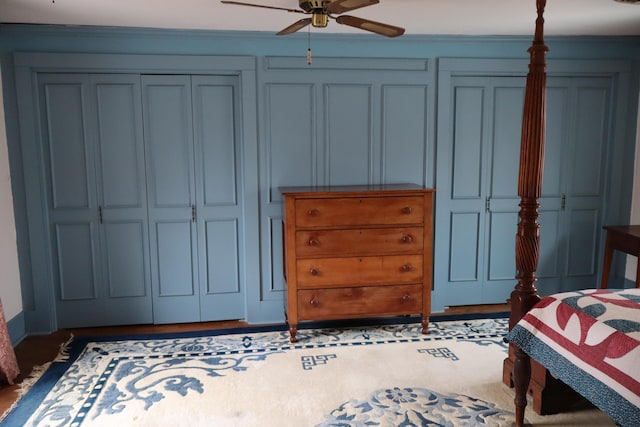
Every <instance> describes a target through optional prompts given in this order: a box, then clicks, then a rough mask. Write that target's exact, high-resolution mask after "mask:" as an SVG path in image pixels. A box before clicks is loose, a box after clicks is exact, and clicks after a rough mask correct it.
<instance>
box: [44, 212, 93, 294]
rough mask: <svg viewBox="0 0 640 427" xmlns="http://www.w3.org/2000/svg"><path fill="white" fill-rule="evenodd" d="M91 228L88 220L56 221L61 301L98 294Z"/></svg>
mask: <svg viewBox="0 0 640 427" xmlns="http://www.w3.org/2000/svg"><path fill="white" fill-rule="evenodd" d="M92 234H93V230H91V226H90V225H88V224H73V223H69V224H64V223H62V224H56V226H55V238H56V240H55V242H56V249H57V252H58V257H57V259H58V262H57V267H58V275H59V282H60V289H59V295H60V300H62V301H74V300H92V299H96V298H98V291H97V289H96V283H97V282H98V277H97V273H96V270H95V255H96V254H95V253H94V250H93V241H92Z"/></svg>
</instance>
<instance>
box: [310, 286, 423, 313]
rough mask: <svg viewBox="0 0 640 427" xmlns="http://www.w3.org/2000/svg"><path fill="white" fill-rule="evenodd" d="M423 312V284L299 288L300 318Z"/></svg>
mask: <svg viewBox="0 0 640 427" xmlns="http://www.w3.org/2000/svg"><path fill="white" fill-rule="evenodd" d="M421 312H422V286H421V285H392V286H363V287H349V288H338V289H317V290H301V291H298V316H299V317H300V318H301V319H309V320H311V319H332V318H335V319H338V318H341V317H356V316H364V315H371V314H372V313H375V315H377V316H388V315H400V314H418V313H421Z"/></svg>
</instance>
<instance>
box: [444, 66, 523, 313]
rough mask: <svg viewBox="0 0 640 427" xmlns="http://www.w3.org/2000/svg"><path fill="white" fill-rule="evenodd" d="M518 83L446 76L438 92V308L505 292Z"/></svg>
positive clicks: (514, 207)
mask: <svg viewBox="0 0 640 427" xmlns="http://www.w3.org/2000/svg"><path fill="white" fill-rule="evenodd" d="M524 85H525V80H524V79H523V78H520V77H499V78H498V77H454V78H452V87H451V93H450V94H442V95H441V96H446V97H449V98H448V100H449V102H450V104H451V105H450V110H447V111H443V112H441V114H443V117H446V118H447V120H446V123H445V122H444V121H443V122H441V123H443V124H444V125H447V126H448V129H450V132H449V133H448V134H447V140H446V141H442V142H441V146H440V147H439V149H438V161H437V163H438V178H437V187H438V193H437V200H438V203H437V211H436V231H435V239H436V240H435V242H436V243H435V250H436V253H435V258H436V262H435V270H434V277H435V286H436V288H435V289H436V292H438V298H439V299H438V303H439V304H442V305H444V306H454V305H466V304H492V303H504V302H505V301H506V300H507V298H508V296H509V294H510V292H511V291H512V290H513V285H514V284H515V279H514V278H515V275H516V270H515V258H514V255H513V254H514V251H515V249H514V247H515V230H516V225H517V212H518V210H519V207H518V203H519V198H518V195H517V177H518V163H517V161H514V159H518V158H519V150H520V133H521V123H522V111H523V110H522V109H523V103H524ZM443 139H444V138H443Z"/></svg>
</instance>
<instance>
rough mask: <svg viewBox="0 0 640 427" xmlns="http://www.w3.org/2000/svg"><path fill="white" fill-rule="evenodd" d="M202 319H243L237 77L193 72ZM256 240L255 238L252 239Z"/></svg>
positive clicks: (242, 227) (243, 251)
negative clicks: (201, 74) (199, 74)
mask: <svg viewBox="0 0 640 427" xmlns="http://www.w3.org/2000/svg"><path fill="white" fill-rule="evenodd" d="M191 79H192V97H193V112H194V114H193V128H194V142H195V176H196V181H195V190H196V193H195V194H196V203H195V205H196V218H197V219H196V224H197V235H198V239H197V243H198V270H197V273H198V279H199V280H198V283H199V293H200V320H202V321H211V320H227V319H241V318H244V317H245V309H244V307H245V299H244V295H245V291H244V288H245V272H246V260H245V257H244V253H245V248H246V246H247V243H248V242H247V241H246V236H245V233H244V199H245V195H244V191H243V182H242V144H241V139H240V135H239V132H240V127H239V92H238V89H239V86H238V79H237V77H236V76H193V77H192V78H191ZM253 238H255V236H254V237H253Z"/></svg>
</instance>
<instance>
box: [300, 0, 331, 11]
mask: <svg viewBox="0 0 640 427" xmlns="http://www.w3.org/2000/svg"><path fill="white" fill-rule="evenodd" d="M298 3H299V5H300V9H302V10H304V11H306V12H323V11H324V10H325V7H326V6H327V5H328V4H329V3H331V1H330V0H298ZM318 9H319V10H318Z"/></svg>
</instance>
